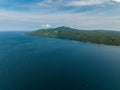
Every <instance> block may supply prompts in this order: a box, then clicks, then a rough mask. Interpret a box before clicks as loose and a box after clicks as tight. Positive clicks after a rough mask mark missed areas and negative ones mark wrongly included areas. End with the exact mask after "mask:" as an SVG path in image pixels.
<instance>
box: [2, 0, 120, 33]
mask: <svg viewBox="0 0 120 90" xmlns="http://www.w3.org/2000/svg"><path fill="white" fill-rule="evenodd" d="M45 25H47V26H51V27H58V26H70V27H74V28H78V29H106V30H120V0H0V31H5V30H6V31H8V30H36V29H39V28H42V27H43V26H45Z"/></svg>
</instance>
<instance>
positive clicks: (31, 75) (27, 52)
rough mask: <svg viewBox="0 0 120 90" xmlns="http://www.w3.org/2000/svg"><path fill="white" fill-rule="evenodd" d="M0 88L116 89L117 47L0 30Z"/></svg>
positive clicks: (119, 87)
mask: <svg viewBox="0 0 120 90" xmlns="http://www.w3.org/2000/svg"><path fill="white" fill-rule="evenodd" d="M0 90H120V46H107V45H98V44H91V43H83V42H76V41H72V40H62V39H56V38H42V37H33V36H27V35H25V32H0Z"/></svg>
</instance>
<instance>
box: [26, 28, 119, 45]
mask: <svg viewBox="0 0 120 90" xmlns="http://www.w3.org/2000/svg"><path fill="white" fill-rule="evenodd" d="M27 35H31V36H39V37H50V38H61V39H69V40H76V41H83V42H90V43H97V44H106V45H117V46H119V45H120V32H119V31H109V30H78V29H74V28H70V27H64V26H62V27H57V28H50V29H40V30H37V31H33V32H28V33H27Z"/></svg>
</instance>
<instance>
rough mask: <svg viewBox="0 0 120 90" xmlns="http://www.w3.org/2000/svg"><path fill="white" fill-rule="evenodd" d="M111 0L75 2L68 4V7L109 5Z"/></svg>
mask: <svg viewBox="0 0 120 90" xmlns="http://www.w3.org/2000/svg"><path fill="white" fill-rule="evenodd" d="M108 2H110V0H75V1H71V2H69V3H68V4H67V6H89V5H98V4H104V3H108Z"/></svg>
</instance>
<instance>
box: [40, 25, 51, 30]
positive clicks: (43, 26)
mask: <svg viewBox="0 0 120 90" xmlns="http://www.w3.org/2000/svg"><path fill="white" fill-rule="evenodd" d="M42 28H45V29H48V28H51V25H49V24H45V25H44V24H43V25H42Z"/></svg>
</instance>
